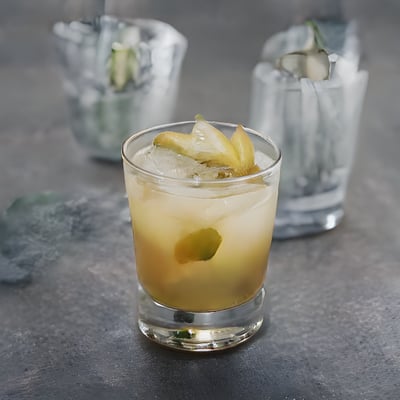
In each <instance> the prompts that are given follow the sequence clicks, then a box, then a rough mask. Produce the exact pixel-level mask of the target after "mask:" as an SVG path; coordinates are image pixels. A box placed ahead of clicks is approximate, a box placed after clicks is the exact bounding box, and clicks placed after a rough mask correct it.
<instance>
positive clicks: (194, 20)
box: [0, 0, 400, 400]
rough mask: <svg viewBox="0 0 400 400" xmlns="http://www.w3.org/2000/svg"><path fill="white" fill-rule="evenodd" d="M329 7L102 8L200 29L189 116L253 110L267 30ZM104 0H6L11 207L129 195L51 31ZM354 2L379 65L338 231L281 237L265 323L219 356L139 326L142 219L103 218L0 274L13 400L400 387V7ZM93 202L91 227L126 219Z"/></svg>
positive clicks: (2, 373) (247, 395)
mask: <svg viewBox="0 0 400 400" xmlns="http://www.w3.org/2000/svg"><path fill="white" fill-rule="evenodd" d="M322 3H324V2H321V1H319V0H315V1H310V0H309V1H306V0H305V1H302V2H299V1H294V0H292V1H289V0H287V1H281V0H271V1H262V0H250V1H240V0H215V1H212V0H207V1H188V0H148V1H145V0H137V1H128V0H120V1H117V0H114V1H112V2H109V3H108V4H107V10H108V11H109V12H111V13H113V14H117V15H121V16H126V17H152V18H158V19H162V20H164V21H166V22H169V23H171V24H173V25H174V26H175V27H176V28H178V29H179V30H180V31H181V32H182V33H183V34H184V35H186V36H187V38H188V39H189V50H188V53H187V57H186V60H185V63H184V66H183V71H182V81H181V91H180V97H179V101H178V107H177V113H176V118H177V119H191V118H192V117H193V116H194V115H195V114H196V113H198V112H201V113H202V114H204V115H205V116H206V117H207V118H208V119H217V120H229V121H237V122H242V121H246V120H247V118H248V101H249V94H250V79H251V71H252V68H253V66H254V65H255V63H256V61H257V58H258V54H259V52H260V49H261V46H262V44H263V42H264V41H265V39H266V38H267V37H268V36H269V35H271V34H272V33H275V32H276V31H278V30H281V29H285V28H286V27H287V26H288V25H290V24H291V23H293V22H294V21H297V20H299V19H301V17H303V16H307V14H308V11H307V10H311V11H312V12H314V13H317V14H320V15H326V14H327V13H334V14H335V13H337V12H338V10H339V9H340V7H339V6H340V5H339V4H338V3H337V2H334V1H329V2H326V3H328V4H329V9H321V4H322ZM94 6H96V4H95V0H93V4H92V5H91V4H90V2H89V1H78V0H67V1H61V0H41V1H28V0H13V1H11V0H10V1H9V0H7V1H1V3H0V209H4V208H5V207H6V206H7V205H8V204H9V203H10V202H11V200H12V199H14V198H15V197H16V196H20V195H24V194H29V193H32V192H40V191H43V190H55V191H63V192H64V193H66V194H67V195H72V194H74V193H81V192H83V191H86V190H88V189H90V190H91V191H92V193H99V192H100V193H103V192H104V191H105V192H107V193H108V192H113V191H115V192H117V193H121V194H122V193H123V182H122V173H121V168H120V165H109V164H105V163H99V162H94V161H92V160H89V159H88V158H87V156H86V154H85V153H84V151H83V150H82V149H81V148H80V147H79V146H78V145H77V144H76V143H75V141H74V139H73V137H72V134H71V133H70V130H69V127H68V125H67V123H66V122H67V120H66V115H65V111H66V110H65V103H64V97H63V93H62V88H61V82H60V76H59V74H58V69H57V63H56V60H55V57H54V52H53V47H52V40H51V36H50V31H51V26H52V24H53V23H54V22H55V21H57V20H60V19H71V18H74V17H77V16H80V15H83V14H85V13H86V14H88V13H89V12H90V9H91V7H94ZM342 11H343V14H344V16H345V17H347V18H357V19H358V20H359V23H360V36H361V40H362V44H363V65H364V67H365V68H367V69H368V71H369V73H370V81H369V87H368V92H367V97H366V101H365V108H364V112H363V117H362V121H361V129H360V140H359V146H358V149H357V157H356V162H355V165H354V171H353V174H352V176H351V180H350V186H349V193H348V201H347V204H346V217H345V220H344V222H343V223H342V224H341V225H340V226H339V227H338V228H337V229H335V230H334V231H333V232H331V233H329V234H325V235H320V236H316V237H313V238H307V239H297V240H292V241H288V242H275V243H274V244H273V248H272V254H271V263H270V270H269V272H268V288H269V292H270V295H271V325H270V326H269V328H268V329H264V328H263V330H262V331H261V332H260V334H259V335H258V336H257V338H255V340H254V341H251V342H249V344H247V345H245V346H243V347H240V348H238V349H237V350H235V351H233V352H227V353H223V354H219V355H210V356H206V357H203V356H201V357H198V356H191V355H186V354H181V353H173V352H170V351H166V350H163V349H159V348H158V347H156V346H153V345H152V344H151V343H148V342H147V341H146V340H145V339H144V338H142V337H141V336H140V335H139V333H138V331H137V329H136V327H135V309H134V296H133V291H132V287H133V286H134V274H133V266H132V257H131V256H132V253H131V237H130V233H129V227H127V226H126V225H123V227H122V228H121V227H120V226H118V225H113V224H112V223H110V222H108V223H109V227H110V229H109V230H104V229H103V230H99V232H100V233H98V235H97V236H96V237H91V240H89V239H90V238H89V239H88V240H86V241H82V243H80V245H77V244H76V243H75V242H74V243H72V245H71V244H69V245H68V246H66V247H65V248H64V247H63V250H62V251H61V250H60V254H59V257H58V258H57V259H54V262H53V263H49V265H47V266H44V267H43V268H44V269H43V270H40V271H39V270H37V271H36V272H34V274H33V279H32V282H31V284H29V285H27V286H25V287H24V286H22V287H20V286H18V287H13V286H4V285H0V399H1V400H21V399H119V400H121V399H174V400H177V399H213V398H221V399H223V398H226V399H267V400H268V399H272V400H280V399H282V400H295V399H296V400H306V399H318V400H320V399H343V400H352V399H354V400H356V399H357V400H359V399H367V400H369V399H371V400H372V399H374V400H375V399H384V400H386V399H387V400H395V399H398V398H400V337H399V332H400V321H399V314H400V228H399V227H400V212H399V199H400V177H399V171H400V157H399V151H400V108H399V104H400V101H399V100H400V96H399V93H400V47H399V43H398V41H399V37H400V2H399V1H397V0H381V1H379V2H377V1H374V0H349V1H343V4H342ZM93 204H94V205H93V207H94V208H93V209H89V210H92V211H90V212H89V215H93V219H94V223H95V224H97V223H99V220H98V219H96V218H97V217H96V215H98V211H99V210H100V211H102V213H104V214H105V215H106V216H108V217H107V218H111V220H115V219H113V218H112V216H113V215H114V214H113V212H114V211H110V210H108V209H107V207H105V208H104V206H102V207H103V208H102V207H100V208H99V209H98V208H96V204H97V203H95V202H94V203H93ZM107 210H108V211H107ZM115 221H117V220H115ZM39 225H40V224H39ZM106 231H107V232H108V233H107V234H106ZM102 235H103V236H102ZM110 238H112V239H110ZM1 261H2V260H0V262H1Z"/></svg>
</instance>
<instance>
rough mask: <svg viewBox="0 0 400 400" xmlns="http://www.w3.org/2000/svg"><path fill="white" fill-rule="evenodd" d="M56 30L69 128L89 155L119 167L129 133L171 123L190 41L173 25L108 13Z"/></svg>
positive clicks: (61, 26)
mask: <svg viewBox="0 0 400 400" xmlns="http://www.w3.org/2000/svg"><path fill="white" fill-rule="evenodd" d="M53 32H54V34H55V38H56V48H57V50H58V56H59V60H60V64H61V66H62V71H63V83H64V89H65V93H66V96H67V100H68V110H69V117H70V118H69V120H70V125H71V129H72V132H73V134H74V136H75V138H76V139H77V141H78V143H79V144H80V145H82V146H83V147H84V148H85V150H86V151H87V152H88V154H89V155H90V156H92V157H94V158H100V159H105V160H109V161H119V160H120V159H121V144H122V142H123V140H124V139H126V137H127V136H128V135H129V134H130V133H131V132H135V131H139V130H141V129H145V128H147V127H150V126H154V125H155V124H162V123H168V122H171V121H172V119H173V116H174V112H175V105H176V98H177V92H178V84H179V79H180V71H181V65H182V62H183V59H184V56H185V53H186V48H187V40H186V38H185V37H184V36H183V35H181V34H180V33H179V32H178V31H176V30H175V29H174V28H173V27H172V26H171V25H168V24H167V23H164V22H161V21H157V20H152V19H117V18H116V17H112V16H107V15H106V16H102V17H99V18H93V19H92V20H86V21H73V22H71V23H64V22H58V23H56V24H55V25H54V28H53Z"/></svg>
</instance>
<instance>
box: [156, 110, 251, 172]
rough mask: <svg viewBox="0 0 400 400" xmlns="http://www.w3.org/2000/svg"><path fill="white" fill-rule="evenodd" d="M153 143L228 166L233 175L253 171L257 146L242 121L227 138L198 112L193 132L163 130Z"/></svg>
mask: <svg viewBox="0 0 400 400" xmlns="http://www.w3.org/2000/svg"><path fill="white" fill-rule="evenodd" d="M153 144H154V145H155V146H160V147H164V148H167V149H169V150H172V151H175V152H176V153H178V154H181V155H183V156H186V157H190V158H192V159H194V160H196V161H198V162H200V163H203V164H206V165H208V166H210V167H212V166H215V167H227V168H229V169H230V170H231V176H232V175H233V176H244V175H248V174H251V173H254V172H252V171H254V167H255V163H254V146H253V143H252V141H251V139H250V138H249V136H248V135H247V133H246V131H245V130H244V128H243V126H242V125H238V127H237V128H236V130H235V132H234V134H233V135H232V137H231V139H228V138H227V137H226V136H225V135H224V134H223V133H222V132H221V131H220V130H219V129H217V128H215V127H214V126H212V125H211V124H210V123H209V122H207V121H206V120H205V119H204V118H203V117H201V116H196V123H195V124H194V126H193V129H192V132H191V133H181V132H173V131H165V132H161V133H159V134H158V135H157V136H156V137H155V138H154V141H153ZM228 176H229V174H228Z"/></svg>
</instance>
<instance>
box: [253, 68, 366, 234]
mask: <svg viewBox="0 0 400 400" xmlns="http://www.w3.org/2000/svg"><path fill="white" fill-rule="evenodd" d="M277 74H278V73H273V72H271V68H270V66H268V65H267V64H264V63H260V64H258V65H257V66H256V68H255V70H254V74H253V89H252V98H251V106H250V121H249V126H250V127H251V128H253V129H256V130H257V131H259V132H262V133H265V134H267V135H270V136H271V137H272V138H273V140H274V141H275V142H276V143H277V144H278V146H279V147H280V148H281V150H282V154H283V162H282V172H281V182H280V187H279V202H278V210H277V215H276V221H275V230H274V238H277V239H286V238H291V237H298V236H305V235H309V234H316V233H320V232H324V231H327V230H330V229H333V228H335V227H336V226H337V225H338V224H339V223H340V221H341V220H342V218H343V215H344V201H345V197H346V189H347V183H348V178H349V175H350V172H351V168H352V164H353V158H354V153H355V147H356V143H357V134H358V127H359V122H360V116H361V111H362V105H363V100H364V95H365V90H366V86H367V78H368V75H367V73H366V72H365V71H360V72H357V73H355V74H354V75H353V76H351V77H349V78H348V79H347V80H346V81H342V80H340V79H337V80H327V81H319V82H313V81H311V80H310V79H301V80H300V81H295V80H286V79H281V78H280V77H279V76H278V75H277Z"/></svg>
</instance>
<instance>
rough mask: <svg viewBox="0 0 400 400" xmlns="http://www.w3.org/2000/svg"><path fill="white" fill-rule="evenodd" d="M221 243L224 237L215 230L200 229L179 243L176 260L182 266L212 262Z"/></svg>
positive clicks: (176, 249) (176, 246)
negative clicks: (191, 263)
mask: <svg viewBox="0 0 400 400" xmlns="http://www.w3.org/2000/svg"><path fill="white" fill-rule="evenodd" d="M221 242H222V237H221V235H220V234H219V233H218V231H217V230H215V229H214V228H205V229H199V230H198V231H195V232H192V233H190V234H188V235H187V236H185V237H184V238H182V239H181V240H179V241H178V242H177V244H176V245H175V258H176V260H177V261H178V262H179V263H180V264H185V263H187V262H190V261H206V260H210V259H211V258H212V257H214V254H215V253H216V252H217V250H218V247H219V245H220V244H221Z"/></svg>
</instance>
